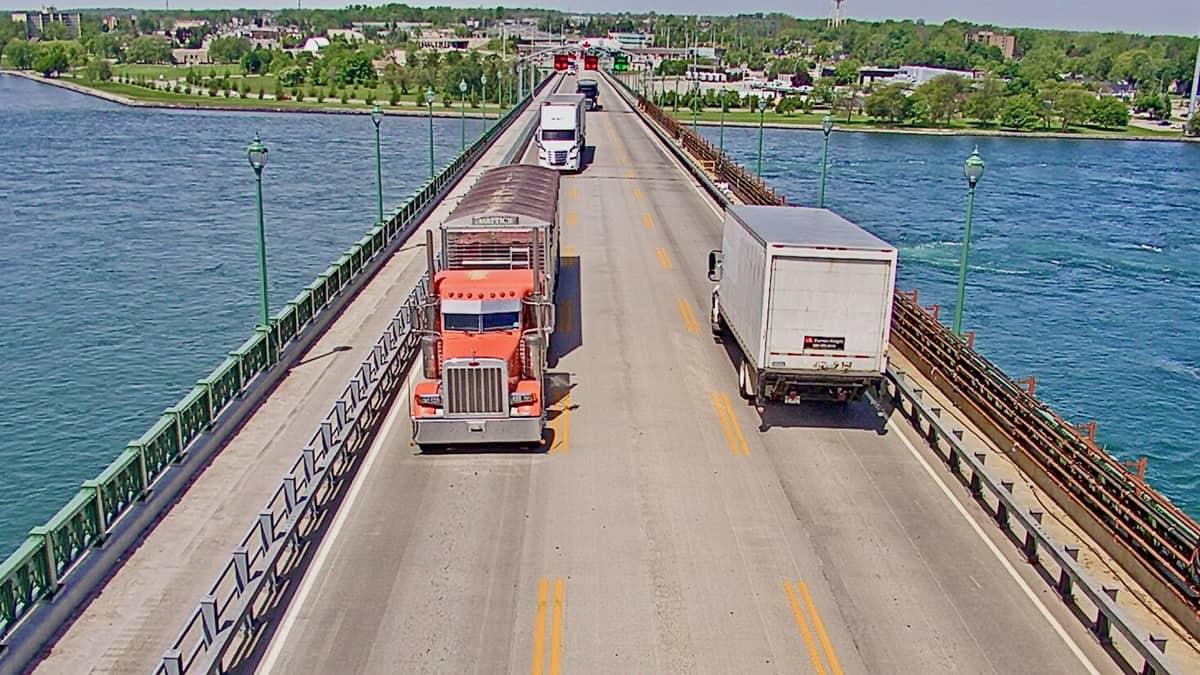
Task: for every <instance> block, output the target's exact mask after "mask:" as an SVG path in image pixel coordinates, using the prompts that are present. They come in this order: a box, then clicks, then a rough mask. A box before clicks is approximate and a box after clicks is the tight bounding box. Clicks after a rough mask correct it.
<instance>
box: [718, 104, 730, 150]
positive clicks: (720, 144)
mask: <svg viewBox="0 0 1200 675" xmlns="http://www.w3.org/2000/svg"><path fill="white" fill-rule="evenodd" d="M728 98H729V96H728V92H727V91H726V90H724V89H722V90H721V133H720V136H719V138H720V141H718V143H717V149H718V150H720V151H721V154H725V109H726V108H727V107H728V105H727V104H728V100H727V99H728Z"/></svg>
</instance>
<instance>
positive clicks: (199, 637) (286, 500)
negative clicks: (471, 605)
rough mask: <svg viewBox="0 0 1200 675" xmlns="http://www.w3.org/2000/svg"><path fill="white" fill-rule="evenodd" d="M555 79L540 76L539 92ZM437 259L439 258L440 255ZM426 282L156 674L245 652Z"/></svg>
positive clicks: (374, 411)
mask: <svg viewBox="0 0 1200 675" xmlns="http://www.w3.org/2000/svg"><path fill="white" fill-rule="evenodd" d="M553 79H554V78H553V77H550V78H547V79H546V80H544V81H543V82H542V83H541V85H539V90H540V88H541V87H542V86H545V84H546V83H548V82H550V81H552V80H553ZM531 100H532V97H531V96H527V97H525V98H524V99H522V100H521V101H520V102H519V104H518V105H517V106H516V107H515V108H513V109H512V110H511V111H510V112H509V113H508V115H507V116H505V117H504V118H502V119H501V120H500V121H499V122H497V123H496V124H495V125H494V126H493V127H492V128H491V129H490V130H489V131H488V132H487V133H486V134H485V135H484V136H483V137H482V138H480V139H479V140H478V141H477V142H476V143H475V144H474V145H472V146H471V147H470V148H468V149H467V150H466V151H465V152H464V153H463V154H461V155H460V156H459V158H458V160H462V161H461V162H460V163H457V164H456V163H452V164H451V167H448V168H447V169H446V171H445V172H443V175H444V176H446V177H447V180H445V181H441V184H442V185H448V184H450V183H453V182H454V181H457V179H458V178H459V177H461V175H455V174H452V173H450V172H451V171H452V170H457V171H459V173H460V174H461V173H462V172H463V171H464V170H465V169H467V168H469V167H470V166H471V164H472V163H473V162H474V161H475V159H477V158H478V157H479V155H480V154H482V152H483V151H484V150H486V149H487V148H488V147H489V146H490V144H491V142H492V141H494V140H495V138H496V137H498V136H499V135H500V133H502V132H503V131H504V130H505V129H507V128H508V126H509V124H510V123H511V122H512V121H513V120H514V119H516V117H517V115H519V114H520V113H521V112H522V111H523V110H524V109H525V107H526V106H527V105H528V104H529V102H530V101H531ZM528 135H529V132H528V130H526V131H525V132H523V133H522V134H521V139H524V140H526V141H527V140H528ZM518 142H520V141H518ZM458 160H456V162H458ZM454 167H457V169H455V168H454ZM450 177H452V178H453V180H450V179H449V178H450ZM417 224H418V223H417V222H413V223H411V224H410V225H412V226H415V225H417ZM437 264H438V266H440V265H441V256H440V254H439V256H438V258H437ZM428 289H429V275H428V273H426V274H425V275H423V276H422V277H421V280H420V281H419V282H418V283H417V285H416V286H415V287H414V288H413V289H412V291H410V292H409V295H408V297H407V299H406V300H405V301H404V303H403V305H401V307H400V309H399V310H398V311H397V312H396V314H395V315H394V317H393V318H392V321H391V323H390V324H389V325H388V327H387V329H385V330H384V332H383V334H382V335H380V337H379V339H378V340H377V341H376V342H375V345H374V347H373V348H372V350H371V353H370V358H368V359H367V360H365V361H363V363H362V365H361V366H360V367H359V369H358V371H357V372H356V373H355V375H354V377H353V378H351V380H350V382H349V383H348V384H347V385H346V387H345V389H343V390H342V393H341V395H340V396H339V397H338V398H337V399H336V400H335V401H334V403H333V406H332V407H331V408H330V410H329V413H328V414H327V415H326V416H325V418H324V419H323V420H322V421H321V423H320V425H319V426H318V428H317V431H316V432H315V433H314V434H313V436H312V438H311V439H310V440H309V442H308V443H307V444H306V445H305V446H304V447H303V448H301V450H300V452H299V454H298V456H297V458H296V460H295V461H294V462H293V463H292V466H291V468H290V469H289V470H288V472H287V473H286V474H284V476H283V479H282V481H281V483H280V485H279V487H278V488H276V490H275V492H274V494H273V495H272V496H271V498H270V500H268V502H267V504H266V506H264V507H263V509H262V510H261V511H260V512H259V514H258V517H257V518H255V520H254V521H253V523H252V524H251V525H250V527H249V529H248V530H247V531H246V534H245V536H243V537H242V539H241V541H240V543H239V545H238V546H237V548H235V549H234V551H233V554H232V555H231V557H230V559H229V561H228V562H227V563H226V564H225V567H224V568H222V570H221V572H220V574H219V575H218V576H217V579H216V581H215V582H214V583H213V584H212V586H211V587H210V589H209V591H208V593H206V594H205V595H204V596H203V597H202V598H201V599H200V604H199V605H198V606H197V607H196V608H195V609H194V610H193V611H192V614H191V615H190V616H189V618H188V620H187V622H186V623H185V624H184V627H183V629H182V630H181V631H180V633H179V635H178V636H177V637H176V639H175V641H174V642H173V643H172V645H171V647H170V648H169V649H167V650H166V652H165V653H164V654H163V657H162V661H161V662H160V663H159V665H158V668H157V669H156V670H155V672H156V673H159V674H163V675H178V674H180V673H186V672H190V671H196V672H204V673H209V672H222V671H223V670H224V668H225V667H227V666H228V664H226V663H224V661H225V660H226V659H234V660H236V659H238V658H240V657H241V656H245V651H244V650H245V648H246V647H248V646H250V645H251V644H252V642H253V637H254V635H255V631H256V629H257V628H259V627H261V626H262V623H263V621H264V620H265V618H264V615H265V613H266V609H267V608H268V606H269V604H270V603H271V601H272V600H274V599H277V598H278V592H279V591H280V590H281V586H282V584H281V578H282V577H284V576H285V575H286V574H287V573H289V572H291V571H293V570H295V569H297V565H298V564H299V563H300V560H301V558H302V556H303V553H304V550H305V547H304V541H305V539H306V538H308V537H309V535H310V534H311V533H312V532H313V530H314V529H316V528H319V527H320V526H321V525H322V524H323V522H324V521H325V519H326V518H327V517H328V516H329V515H330V510H329V509H328V506H329V505H330V503H331V501H332V500H335V499H337V498H338V496H339V494H340V491H341V490H342V489H343V488H344V486H345V484H346V483H347V482H348V481H346V480H345V479H346V478H348V477H349V476H350V475H352V472H353V471H354V469H355V467H356V465H357V463H358V461H359V460H360V459H361V457H362V456H363V455H364V454H365V451H366V449H367V447H368V446H369V443H370V442H371V439H372V438H374V434H375V431H376V430H377V428H378V425H379V424H380V422H381V421H382V419H383V417H384V416H385V415H386V414H387V411H388V409H389V406H390V405H391V404H392V402H393V399H394V398H395V396H396V394H397V392H399V391H400V390H401V389H402V385H403V383H404V380H405V374H406V373H407V372H408V368H409V366H410V365H411V364H412V362H413V361H414V360H415V358H416V356H417V355H418V354H419V352H420V343H419V337H420V333H419V332H418V331H416V330H414V326H419V317H418V309H419V308H420V307H421V306H422V305H423V304H424V303H425V301H426V300H427V298H428V292H429V290H428Z"/></svg>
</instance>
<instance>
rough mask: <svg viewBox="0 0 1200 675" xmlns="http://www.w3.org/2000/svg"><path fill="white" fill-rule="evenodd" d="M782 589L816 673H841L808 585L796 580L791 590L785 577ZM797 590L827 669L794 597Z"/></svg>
mask: <svg viewBox="0 0 1200 675" xmlns="http://www.w3.org/2000/svg"><path fill="white" fill-rule="evenodd" d="M783 590H784V591H785V592H787V596H788V602H789V603H791V605H792V614H793V615H795V617H796V625H797V626H799V627H800V634H801V635H803V636H804V646H805V647H807V648H808V658H809V659H811V660H812V664H813V668H814V669H816V671H817V675H826V673H832V675H842V664H840V663H838V659H837V654H836V653H834V651H833V645H832V644H830V642H829V636H828V635H827V634H826V633H825V624H823V623H821V614H820V613H819V612H817V606H816V605H815V604H813V601H812V596H811V595H809V594H808V585H807V584H805V583H804V582H803V581H797V582H796V589H795V590H792V583H791V582H790V581H788V580H786V579H785V580H784V581H783ZM797 591H799V593H800V596H801V597H802V598H804V606H805V607H806V608H808V616H809V617H811V618H812V624H813V625H812V627H813V629H814V630H815V631H816V633H817V639H818V640H820V642H821V649H823V650H824V652H825V657H826V658H827V659H828V661H829V670H826V669H825V664H824V662H823V661H822V660H821V654H820V652H818V651H817V644H816V642H814V641H813V630H810V629H809V627H808V621H807V619H805V612H804V609H802V608H801V607H800V601H799V600H797V599H796V592H797Z"/></svg>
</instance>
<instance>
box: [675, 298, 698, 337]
mask: <svg viewBox="0 0 1200 675" xmlns="http://www.w3.org/2000/svg"><path fill="white" fill-rule="evenodd" d="M675 304H676V305H678V306H679V316H681V317H683V327H684V328H686V329H687V332H689V333H692V334H696V335H698V334H699V333H700V322H699V321H696V313H695V312H693V311H692V305H691V304H690V303H688V301H687V300H684V299H683V298H679V299H677V300H676V301H675Z"/></svg>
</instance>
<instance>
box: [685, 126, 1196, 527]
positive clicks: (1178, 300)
mask: <svg viewBox="0 0 1200 675" xmlns="http://www.w3.org/2000/svg"><path fill="white" fill-rule="evenodd" d="M702 132H703V133H704V134H705V135H706V136H708V137H709V139H710V140H712V141H713V142H714V143H716V142H717V141H718V130H717V129H716V128H702ZM821 140H822V139H821V133H820V132H815V131H800V130H789V129H767V130H765V137H764V148H765V149H764V156H763V175H764V177H765V178H766V179H767V181H768V182H769V183H770V184H771V185H772V186H774V187H775V188H776V189H778V190H779V191H780V192H782V193H783V194H785V195H787V197H788V202H789V203H797V204H806V205H812V204H815V202H816V200H817V193H818V184H819V182H820V160H821ZM757 143H758V131H757V129H746V128H741V129H726V132H725V147H726V150H727V151H728V152H731V154H733V155H734V156H735V157H736V158H737V159H738V160H739V161H741V162H742V163H744V164H745V165H746V166H749V167H751V168H752V169H753V168H754V166H755V162H756V159H757V148H758V145H757ZM976 144H978V147H979V152H980V155H981V156H982V157H983V159H984V161H985V162H986V165H987V166H986V170H985V173H984V175H983V178H982V179H981V181H980V183H979V187H978V190H977V194H976V202H975V218H974V225H973V231H972V241H971V247H970V263H969V265H968V278H967V296H966V297H967V299H966V302H965V303H964V318H963V326H964V330H975V331H976V333H977V336H978V338H977V341H976V347H977V348H978V349H979V350H980V351H981V352H982V353H983V354H984V355H985V356H987V357H988V358H989V359H991V360H992V361H993V362H995V363H996V364H997V365H999V366H1000V367H1001V368H1003V369H1004V370H1005V372H1007V373H1008V374H1009V375H1010V376H1012V377H1014V378H1020V377H1025V376H1028V375H1030V374H1033V375H1036V376H1037V393H1038V396H1039V397H1041V398H1042V399H1043V400H1045V401H1047V402H1049V403H1050V404H1051V405H1052V406H1053V407H1054V408H1055V409H1056V410H1057V411H1058V412H1059V413H1060V414H1062V415H1063V416H1064V417H1066V418H1067V419H1068V420H1070V421H1072V422H1074V423H1084V422H1087V421H1089V420H1097V421H1098V423H1099V428H1098V433H1097V440H1098V441H1100V442H1101V443H1102V444H1104V445H1106V446H1107V447H1108V449H1109V451H1110V452H1112V453H1113V454H1115V455H1116V456H1117V457H1119V458H1120V459H1123V460H1128V459H1133V458H1136V457H1137V456H1140V455H1145V456H1147V457H1148V458H1149V468H1148V476H1149V478H1150V480H1151V481H1152V483H1153V484H1154V485H1155V486H1156V487H1158V488H1159V489H1160V490H1161V491H1163V492H1164V493H1166V494H1167V495H1168V496H1170V497H1171V498H1172V499H1174V500H1175V501H1176V503H1177V504H1178V505H1179V506H1180V507H1182V508H1183V509H1184V510H1185V511H1187V512H1189V513H1190V514H1191V515H1192V516H1193V517H1198V516H1200V469H1198V468H1197V460H1200V443H1197V442H1196V439H1195V436H1194V424H1195V422H1196V420H1197V419H1200V404H1198V403H1197V396H1196V392H1197V391H1198V390H1200V338H1198V337H1197V333H1196V331H1195V324H1196V322H1197V321H1198V320H1200V229H1198V227H1197V225H1198V221H1200V218H1198V211H1197V206H1198V204H1200V203H1198V202H1197V195H1198V194H1200V192H1198V190H1200V145H1197V144H1182V143H1153V142H1133V141H1095V140H1093V141H1086V140H1078V141H1077V140H1056V139H1021V138H977V139H972V138H965V137H934V136H902V135H890V134H889V135H884V134H864V133H838V132H836V131H835V132H834V134H833V135H832V136H831V140H830V147H829V157H830V163H829V175H828V178H827V185H826V205H827V206H829V207H831V208H833V209H834V210H836V211H838V212H840V213H842V214H843V215H845V216H846V217H848V218H850V219H851V220H853V221H855V222H858V223H860V224H861V225H863V226H864V227H866V228H867V229H869V230H871V231H872V232H874V233H875V234H877V235H879V236H880V237H882V238H883V239H885V240H887V241H889V242H891V243H893V244H895V245H896V246H897V247H898V248H899V250H900V274H899V281H898V285H899V286H900V287H901V288H903V289H907V290H911V289H913V288H917V289H920V298H921V303H922V304H923V305H927V306H928V305H932V304H934V303H939V304H940V305H941V306H942V314H941V317H942V318H943V320H944V321H945V322H946V323H947V324H948V323H949V322H950V317H951V316H952V312H953V308H954V302H955V296H956V288H957V283H958V269H959V256H960V255H961V251H962V248H961V241H962V235H963V222H964V219H965V214H966V180H965V178H964V177H963V172H962V169H963V160H965V159H966V158H967V156H968V155H969V154H970V152H971V149H972V148H973V147H974V146H975V145H976Z"/></svg>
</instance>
